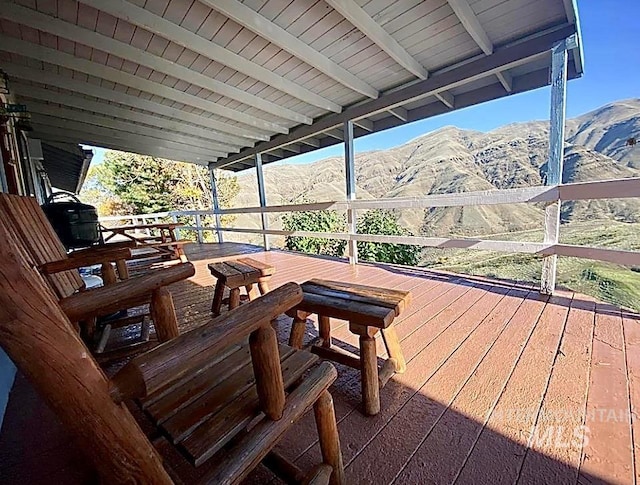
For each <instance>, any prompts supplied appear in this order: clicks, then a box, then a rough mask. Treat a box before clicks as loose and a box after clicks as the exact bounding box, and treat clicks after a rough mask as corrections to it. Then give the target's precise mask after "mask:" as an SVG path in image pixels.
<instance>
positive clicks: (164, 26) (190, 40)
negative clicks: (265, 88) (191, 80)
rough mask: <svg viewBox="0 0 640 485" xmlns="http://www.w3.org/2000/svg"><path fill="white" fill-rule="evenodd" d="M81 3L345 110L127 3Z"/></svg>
mask: <svg viewBox="0 0 640 485" xmlns="http://www.w3.org/2000/svg"><path fill="white" fill-rule="evenodd" d="M80 1H81V2H82V3H84V4H86V5H90V6H92V7H94V8H96V9H98V10H101V11H103V12H106V13H108V14H110V15H113V16H114V17H116V18H120V19H124V20H126V21H127V22H129V23H132V24H133V25H137V26H138V27H142V28H143V29H145V30H148V31H149V32H153V33H154V34H156V35H159V36H161V37H163V38H165V39H167V40H170V41H172V42H175V43H176V44H178V45H180V46H182V47H184V48H186V49H189V50H192V51H194V52H197V53H198V54H200V55H202V56H205V57H207V58H209V59H212V60H215V61H216V62H218V63H220V64H223V65H225V66H228V67H230V68H231V69H235V70H236V71H238V72H240V73H242V74H245V75H247V76H249V77H251V78H253V79H256V80H258V81H260V82H263V83H265V84H268V85H270V86H271V87H273V88H275V89H278V90H280V91H282V92H284V93H287V94H288V95H290V96H293V97H295V98H297V99H299V100H301V101H304V102H305V103H308V104H311V105H313V106H317V107H318V108H322V109H325V110H328V111H334V112H336V113H339V112H340V111H341V110H342V108H341V106H340V105H339V104H336V103H334V102H333V101H330V100H329V99H327V98H324V97H323V96H320V95H318V94H316V93H314V92H313V91H310V90H309V89H306V88H304V87H302V86H301V85H299V84H296V83H294V82H292V81H290V80H289V79H287V78H285V77H283V76H279V75H278V74H276V73H274V72H273V71H271V70H269V69H266V68H264V67H262V66H261V65H260V64H256V63H255V62H252V61H250V60H248V59H246V58H244V57H242V56H240V55H238V54H236V53H235V52H233V51H231V50H229V49H226V48H224V47H222V46H220V45H218V44H216V43H215V42H212V41H210V40H207V39H205V38H204V37H201V36H199V35H197V34H195V33H193V32H191V31H190V30H187V29H185V28H183V27H180V26H179V25H176V24H175V23H173V22H171V21H169V20H167V19H165V18H163V17H161V16H159V15H156V14H154V13H152V12H150V11H149V10H146V9H144V8H141V7H138V6H137V5H135V4H133V3H131V2H128V1H126V0H80Z"/></svg>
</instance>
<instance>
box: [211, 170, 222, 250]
mask: <svg viewBox="0 0 640 485" xmlns="http://www.w3.org/2000/svg"><path fill="white" fill-rule="evenodd" d="M209 178H210V180H211V200H212V201H213V210H214V212H215V214H214V218H215V221H216V235H217V236H218V242H219V243H221V242H222V241H223V240H222V230H221V229H220V228H221V227H222V224H221V223H220V214H219V211H220V203H219V202H218V187H217V185H216V174H215V172H214V170H213V166H212V165H209Z"/></svg>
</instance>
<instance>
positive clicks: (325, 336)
mask: <svg viewBox="0 0 640 485" xmlns="http://www.w3.org/2000/svg"><path fill="white" fill-rule="evenodd" d="M318 330H319V333H320V338H322V346H323V347H327V348H328V347H331V319H330V318H329V317H325V316H324V315H318Z"/></svg>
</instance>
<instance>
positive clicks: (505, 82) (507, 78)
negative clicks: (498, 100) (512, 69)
mask: <svg viewBox="0 0 640 485" xmlns="http://www.w3.org/2000/svg"><path fill="white" fill-rule="evenodd" d="M496 77H497V78H498V81H500V84H502V87H503V88H504V90H505V91H506V92H507V93H510V92H512V91H513V78H512V77H511V74H509V72H508V71H502V72H499V73H497V74H496Z"/></svg>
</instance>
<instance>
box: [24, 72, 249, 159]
mask: <svg viewBox="0 0 640 485" xmlns="http://www.w3.org/2000/svg"><path fill="white" fill-rule="evenodd" d="M47 82H50V76H47ZM11 88H12V90H15V92H16V94H17V95H18V96H19V97H21V98H22V97H28V98H32V99H37V100H40V101H49V102H54V103H58V104H61V105H63V106H64V107H71V108H76V109H82V110H86V111H92V112H94V113H97V114H99V115H103V116H109V117H112V118H120V119H122V120H127V121H129V122H134V123H140V124H145V125H149V126H150V127H155V128H157V129H160V130H162V132H163V133H164V134H165V135H166V136H170V135H173V134H176V135H179V136H182V137H184V136H185V135H186V136H187V137H188V138H190V139H193V140H196V141H200V142H202V141H206V142H219V143H221V144H226V145H225V146H226V151H235V150H236V149H238V148H240V147H243V146H246V145H247V144H248V143H250V142H249V140H247V139H245V140H243V139H242V138H240V137H230V136H227V135H223V134H222V133H216V132H214V131H212V130H211V129H208V128H203V127H199V126H195V125H192V124H188V123H184V122H182V121H179V120H167V119H166V118H163V117H160V116H154V115H150V114H146V113H140V112H138V111H134V110H131V109H127V108H124V107H120V106H117V105H115V104H113V103H111V104H108V103H106V102H102V101H94V100H91V99H87V98H86V97H84V96H78V95H75V94H65V93H60V92H57V91H54V90H51V89H45V88H40V87H38V86H33V85H29V84H26V83H23V82H20V81H15V82H11ZM100 89H102V88H100ZM105 91H110V90H108V89H105ZM111 92H113V91H111ZM126 96H129V95H126ZM132 97H133V96H132ZM114 98H117V96H114ZM113 101H116V100H115V99H113ZM116 102H117V101H116ZM27 104H29V102H27ZM162 106H164V105H162ZM171 109H173V108H171ZM185 114H186V113H185ZM169 132H171V133H169ZM227 140H229V141H227Z"/></svg>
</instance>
